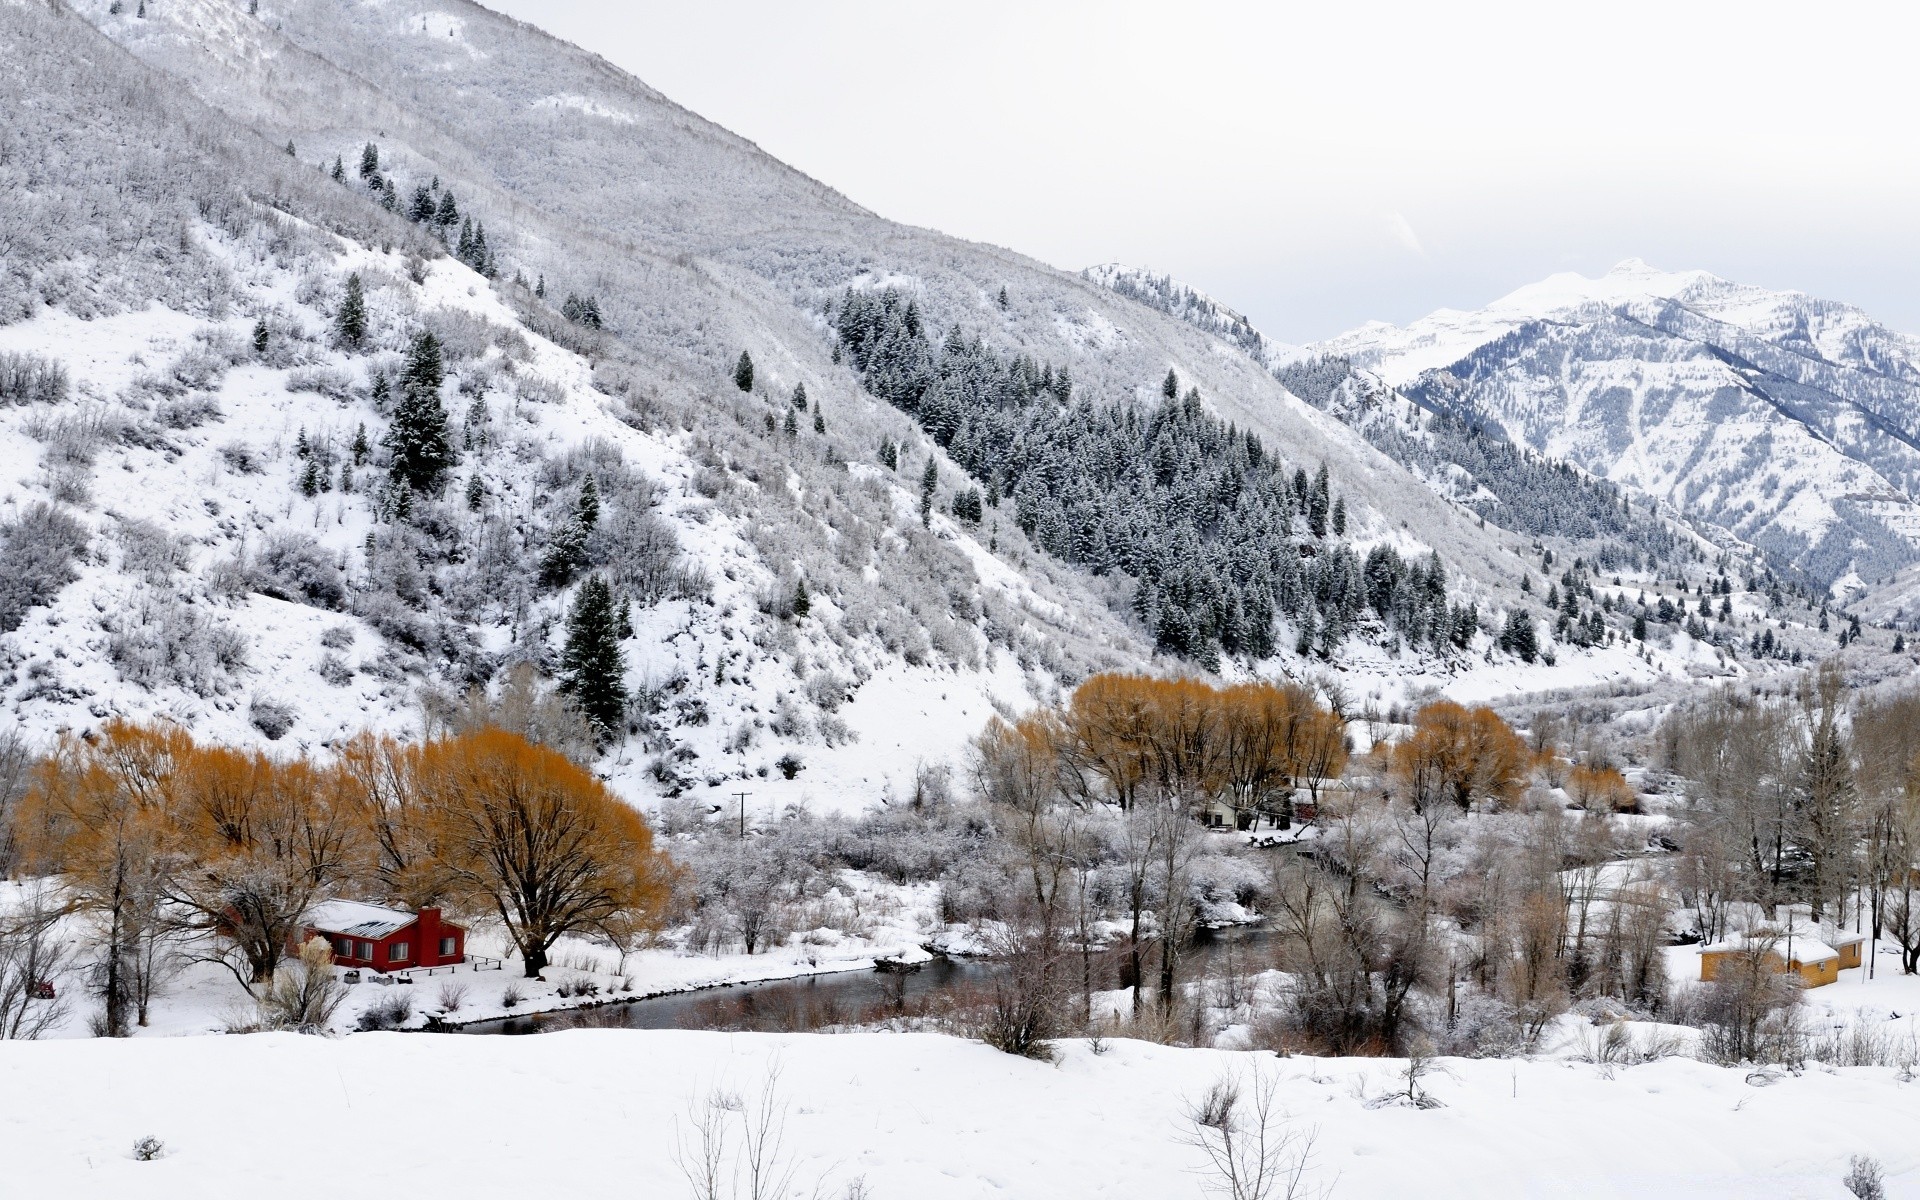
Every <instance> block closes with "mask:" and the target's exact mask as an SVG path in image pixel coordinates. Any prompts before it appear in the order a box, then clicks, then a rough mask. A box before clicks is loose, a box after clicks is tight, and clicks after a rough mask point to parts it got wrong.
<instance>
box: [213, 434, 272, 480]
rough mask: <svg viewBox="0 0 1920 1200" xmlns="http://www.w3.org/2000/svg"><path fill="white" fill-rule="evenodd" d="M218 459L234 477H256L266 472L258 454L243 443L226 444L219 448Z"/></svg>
mask: <svg viewBox="0 0 1920 1200" xmlns="http://www.w3.org/2000/svg"><path fill="white" fill-rule="evenodd" d="M220 459H221V461H222V462H224V463H226V464H227V469H228V470H230V471H232V472H233V473H234V474H236V475H258V474H259V473H260V472H262V471H264V470H266V464H265V463H264V462H262V461H261V457H260V452H259V451H258V450H255V449H254V448H253V447H252V446H249V445H247V444H246V443H245V442H228V443H227V444H226V445H224V446H222V447H220Z"/></svg>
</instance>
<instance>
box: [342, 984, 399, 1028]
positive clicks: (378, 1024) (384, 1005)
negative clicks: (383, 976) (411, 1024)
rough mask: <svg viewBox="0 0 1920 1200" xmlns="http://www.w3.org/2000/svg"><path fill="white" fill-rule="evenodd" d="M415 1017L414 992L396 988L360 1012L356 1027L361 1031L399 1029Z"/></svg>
mask: <svg viewBox="0 0 1920 1200" xmlns="http://www.w3.org/2000/svg"><path fill="white" fill-rule="evenodd" d="M412 1019H413V993H411V992H405V991H401V990H400V989H399V988H395V989H394V990H393V991H392V992H391V993H389V994H388V995H385V996H382V997H381V998H380V999H379V1000H377V1001H375V1002H374V1003H373V1004H372V1005H371V1006H369V1007H368V1008H367V1010H366V1011H365V1012H362V1013H361V1014H360V1020H359V1022H358V1023H356V1024H355V1026H354V1028H356V1029H358V1030H359V1031H360V1032H361V1033H368V1032H371V1031H374V1030H378V1029H398V1028H399V1027H400V1026H402V1025H405V1024H406V1023H407V1022H408V1021H409V1020H412Z"/></svg>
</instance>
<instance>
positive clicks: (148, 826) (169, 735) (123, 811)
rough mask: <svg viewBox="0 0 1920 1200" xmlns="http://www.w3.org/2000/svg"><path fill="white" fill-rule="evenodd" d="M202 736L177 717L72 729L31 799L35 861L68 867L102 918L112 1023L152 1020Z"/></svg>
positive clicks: (30, 851)
mask: <svg viewBox="0 0 1920 1200" xmlns="http://www.w3.org/2000/svg"><path fill="white" fill-rule="evenodd" d="M192 746H193V741H192V739H191V738H189V737H188V736H187V734H186V732H185V731H184V730H183V729H180V728H179V727H178V726H174V725H151V726H147V725H137V724H134V723H132V722H129V721H123V720H118V719H116V720H112V721H108V722H107V723H106V725H105V726H103V727H102V728H101V729H100V731H99V732H98V733H97V734H95V735H94V736H93V737H92V738H85V739H83V738H80V737H77V736H75V735H72V734H67V735H65V736H63V737H62V738H61V739H60V741H59V743H58V744H57V745H56V746H55V748H54V751H53V753H52V754H51V755H49V756H48V757H47V758H46V759H45V760H44V761H42V762H41V764H40V767H39V769H38V770H37V771H36V772H35V775H34V779H33V782H32V785H31V786H30V787H29V788H28V791H27V794H26V796H25V797H24V798H23V799H22V801H21V805H20V811H19V815H18V822H19V829H18V836H19V840H20V844H21V850H22V856H23V858H24V859H25V861H26V862H27V863H28V864H29V866H30V868H31V869H33V870H36V871H40V872H44V873H50V874H52V873H57V874H58V875H59V876H60V877H61V881H62V884H63V886H64V887H65V889H66V891H67V893H68V896H69V898H70V902H71V903H72V904H73V905H74V906H75V907H76V908H78V909H81V910H82V911H85V912H88V913H90V914H92V915H93V917H94V918H95V920H96V922H97V924H98V928H99V937H100V947H99V948H100V959H101V961H100V967H101V975H100V979H101V985H102V990H103V998H104V1000H105V1005H106V1025H105V1027H106V1032H107V1034H108V1036H110V1037H120V1036H124V1035H125V1034H126V1033H127V1024H128V1017H129V1015H130V1010H133V1011H137V1013H138V1016H139V1019H140V1022H141V1023H142V1024H145V1023H146V1004H145V1001H146V998H147V995H148V989H149V986H150V984H151V976H150V975H148V974H143V972H142V966H143V963H144V956H143V955H142V954H141V953H140V948H141V946H142V944H143V943H147V942H151V941H152V940H154V939H156V938H157V937H158V935H159V927H160V918H161V906H162V902H163V890H162V874H163V872H164V870H165V869H166V866H167V863H168V858H169V855H170V848H169V842H170V840H171V839H170V836H169V835H170V829H171V810H172V807H173V804H172V789H173V780H174V774H175V764H176V763H177V762H178V761H179V760H180V759H181V758H182V757H183V756H185V755H187V754H189V753H191V750H192Z"/></svg>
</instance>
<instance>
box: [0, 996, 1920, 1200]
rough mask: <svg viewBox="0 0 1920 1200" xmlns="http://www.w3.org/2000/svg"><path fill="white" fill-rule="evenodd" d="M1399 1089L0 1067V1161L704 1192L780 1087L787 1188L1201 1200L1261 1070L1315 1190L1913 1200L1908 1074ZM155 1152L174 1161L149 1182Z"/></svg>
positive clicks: (612, 1056)
mask: <svg viewBox="0 0 1920 1200" xmlns="http://www.w3.org/2000/svg"><path fill="white" fill-rule="evenodd" d="M1402 1065H1403V1064H1401V1063H1399V1062H1396V1061H1394V1060H1379V1059H1305V1058H1294V1059H1278V1058H1275V1057H1273V1056H1271V1055H1265V1054H1250V1053H1232V1052H1223V1051H1213V1050H1181V1049H1171V1048H1167V1047H1162V1046H1157V1045H1151V1044H1147V1043H1142V1042H1127V1041H1115V1042H1111V1043H1108V1044H1107V1045H1106V1047H1105V1053H1102V1054H1095V1053H1094V1052H1093V1050H1092V1048H1091V1047H1090V1046H1089V1045H1088V1044H1087V1043H1085V1042H1077V1041H1076V1042H1069V1043H1065V1044H1063V1045H1062V1047H1061V1054H1060V1058H1059V1061H1058V1062H1057V1063H1053V1064H1047V1063H1039V1062H1030V1061H1026V1060H1022V1059H1016V1058H1011V1057H1008V1056H1006V1055H1003V1054H1000V1053H998V1052H996V1051H994V1050H991V1049H988V1048H986V1047H984V1046H981V1045H978V1044H975V1043H971V1042H966V1041H961V1040H958V1039H954V1038H949V1037H944V1036H940V1035H935V1034H887V1033H858V1034H844V1035H823V1034H813V1035H791V1036H779V1035H728V1034H720V1033H693V1032H643V1031H629V1030H576V1031H571V1032H566V1033H556V1034H551V1035H546V1036H541V1037H532V1038H486V1037H458V1036H431V1035H416V1034H368V1035H364V1036H356V1037H351V1038H341V1039H327V1038H313V1037H300V1036H296V1035H292V1034H261V1035H252V1036H245V1037H228V1038H214V1039H197V1038H196V1039H179V1038H161V1039H153V1040H135V1041H122V1042H109V1041H83V1042H43V1043H3V1044H0V1095H4V1096H6V1097H8V1098H9V1099H8V1101H7V1103H6V1104H5V1105H4V1106H0V1160H3V1161H5V1162H6V1163H7V1164H8V1171H7V1175H8V1178H9V1180H10V1182H11V1184H13V1185H17V1186H18V1187H19V1188H20V1194H23V1195H46V1196H118V1195H136V1194H137V1195H140V1196H144V1197H154V1198H156V1200H163V1198H173V1197H180V1198H187V1197H191V1198H193V1200H199V1198H201V1197H206V1196H237V1195H242V1194H266V1195H273V1196H278V1197H284V1198H288V1200H294V1198H303V1197H316V1198H318V1197H333V1196H337V1195H340V1194H342V1193H343V1192H349V1191H354V1190H357V1189H358V1188H360V1187H361V1186H364V1185H367V1184H374V1183H377V1184H378V1186H379V1188H380V1189H381V1191H382V1192H384V1193H387V1194H394V1195H419V1196H449V1197H452V1196H457V1197H471V1198H481V1197H494V1196H527V1195H565V1194H570V1193H572V1194H582V1195H587V1194H591V1195H625V1196H650V1197H653V1196H658V1197H673V1196H681V1195H688V1194H691V1193H690V1192H689V1190H688V1188H687V1185H686V1182H685V1180H684V1178H683V1176H682V1175H681V1174H680V1171H679V1169H678V1167H677V1166H676V1164H675V1156H674V1148H675V1145H676V1138H677V1136H680V1137H684V1136H685V1135H686V1134H687V1133H688V1132H689V1111H690V1109H689V1105H690V1103H691V1102H693V1101H695V1100H696V1099H697V1098H701V1097H705V1096H707V1095H709V1094H710V1092H711V1091H712V1090H713V1089H715V1088H720V1089H722V1090H724V1091H726V1092H730V1093H734V1094H736V1095H737V1096H739V1097H740V1098H741V1099H742V1102H743V1106H744V1107H745V1108H746V1109H747V1110H748V1111H749V1112H751V1111H752V1109H753V1108H754V1106H755V1104H756V1101H757V1097H758V1096H759V1095H760V1094H761V1091H762V1085H763V1081H764V1080H765V1079H766V1077H767V1075H768V1073H769V1072H770V1071H776V1070H777V1072H778V1082H777V1084H776V1089H777V1096H778V1097H779V1099H780V1101H781V1102H783V1103H784V1105H785V1108H786V1112H787V1116H786V1125H785V1139H784V1146H785V1150H786V1153H787V1155H788V1156H789V1160H790V1161H791V1162H792V1163H793V1164H794V1165H795V1166H796V1167H797V1173H796V1176H795V1179H796V1193H795V1194H801V1195H807V1194H811V1193H812V1190H813V1186H814V1183H815V1180H816V1179H821V1180H824V1181H825V1184H826V1186H825V1187H824V1188H823V1189H822V1193H821V1194H823V1195H841V1194H843V1191H844V1189H845V1188H846V1187H847V1185H848V1184H850V1183H851V1182H852V1181H853V1180H855V1179H856V1178H864V1180H865V1184H866V1189H867V1190H866V1192H865V1194H866V1195H869V1196H872V1197H877V1198H883V1200H891V1198H895V1197H914V1198H916V1200H946V1198H950V1197H951V1198H958V1197H979V1196H1008V1197H1049V1198H1054V1197H1139V1198H1142V1200H1147V1198H1152V1200H1164V1198H1167V1197H1183V1196H1196V1197H1197V1196H1202V1195H1206V1194H1209V1193H1208V1192H1207V1190H1206V1188H1205V1184H1206V1179H1205V1177H1204V1176H1203V1175H1202V1174H1201V1172H1200V1167H1201V1165H1202V1156H1201V1154H1200V1152H1199V1151H1198V1150H1196V1149H1194V1148H1192V1147H1190V1146H1188V1145H1185V1144H1183V1142H1182V1131H1183V1122H1182V1110H1183V1106H1184V1103H1185V1101H1186V1100H1187V1099H1188V1098H1190V1097H1194V1096H1196V1095H1198V1094H1199V1093H1200V1092H1202V1091H1203V1090H1204V1089H1205V1088H1206V1087H1207V1086H1208V1085H1209V1084H1210V1083H1212V1082H1213V1081H1214V1080H1215V1079H1217V1078H1219V1077H1220V1076H1221V1074H1222V1073H1223V1072H1239V1073H1242V1074H1243V1075H1244V1074H1246V1073H1249V1072H1252V1071H1255V1070H1258V1071H1262V1072H1269V1073H1271V1074H1272V1076H1273V1078H1274V1079H1276V1080H1277V1081H1278V1083H1279V1101H1280V1104H1281V1106H1282V1107H1284V1109H1285V1111H1286V1113H1287V1115H1288V1116H1289V1117H1290V1118H1291V1120H1292V1122H1293V1125H1294V1127H1295V1128H1297V1129H1302V1130H1304V1129H1308V1128H1312V1129H1314V1130H1316V1131H1317V1143H1316V1146H1315V1152H1314V1168H1313V1170H1312V1172H1311V1174H1310V1176H1309V1180H1310V1182H1311V1183H1312V1184H1314V1185H1317V1186H1326V1187H1329V1188H1330V1189H1331V1192H1330V1194H1331V1195H1333V1196H1336V1197H1339V1198H1341V1200H1371V1198H1375V1197H1382V1198H1384V1197H1394V1198H1403V1197H1411V1196H1420V1197H1463V1198H1464V1197H1473V1198H1474V1200H1488V1198H1495V1197H1513V1198H1516V1200H1517V1198H1521V1197H1547V1196H1552V1197H1614V1196H1619V1197H1627V1196H1632V1197H1669V1196H1671V1197H1742V1198H1747V1200H1750V1198H1753V1197H1809V1198H1812V1197H1832V1198H1835V1200H1844V1198H1845V1197H1846V1195H1847V1193H1846V1191H1845V1189H1844V1188H1843V1187H1842V1186H1841V1184H1840V1182H1839V1181H1840V1178H1841V1176H1842V1175H1843V1174H1844V1173H1845V1171H1846V1169H1847V1161H1848V1157H1849V1156H1850V1155H1853V1154H1862V1153H1864V1154H1871V1155H1874V1156H1876V1157H1878V1158H1879V1159H1880V1160H1881V1161H1882V1162H1883V1163H1884V1164H1885V1167H1886V1170H1887V1173H1888V1192H1887V1194H1888V1195H1889V1196H1890V1197H1893V1198H1895V1200H1898V1198H1899V1197H1910V1196H1920V1084H1916V1083H1914V1082H1911V1081H1907V1082H1903V1081H1902V1080H1901V1079H1899V1078H1898V1077H1897V1076H1896V1074H1895V1072H1893V1071H1892V1070H1889V1069H1882V1068H1849V1069H1843V1070H1833V1069H1828V1068H1817V1067H1816V1068H1813V1069H1810V1070H1808V1071H1806V1072H1805V1073H1803V1074H1800V1075H1797V1076H1796V1075H1791V1074H1788V1075H1782V1076H1780V1077H1779V1078H1777V1079H1776V1080H1774V1081H1773V1082H1770V1083H1766V1084H1764V1085H1761V1084H1760V1083H1758V1082H1757V1081H1759V1080H1761V1079H1762V1077H1761V1076H1749V1075H1748V1073H1747V1072H1745V1071H1742V1070H1738V1069H1727V1068H1720V1067H1713V1066H1707V1065H1705V1064H1702V1063H1699V1062H1696V1061H1692V1060H1688V1059H1667V1060H1663V1061H1659V1062H1655V1063H1650V1064H1647V1065H1643V1066H1635V1067H1612V1068H1608V1067H1601V1066H1595V1065H1591V1064H1585V1063H1579V1062H1575V1061H1567V1060H1552V1059H1537V1060H1517V1061H1516V1060H1443V1061H1442V1062H1441V1063H1440V1064H1439V1069H1438V1070H1436V1071H1435V1072H1434V1073H1433V1074H1432V1075H1430V1076H1428V1078H1427V1080H1426V1081H1425V1087H1426V1090H1427V1091H1428V1092H1429V1093H1430V1094H1431V1095H1432V1096H1433V1097H1435V1098H1436V1099H1438V1100H1439V1101H1440V1102H1441V1104H1442V1105H1443V1107H1437V1108H1430V1109H1417V1108H1411V1107H1403V1106H1394V1105H1390V1104H1388V1105H1382V1104H1380V1103H1379V1102H1378V1101H1379V1098H1380V1097H1382V1096H1385V1095H1387V1094H1389V1093H1391V1092H1393V1090H1394V1089H1395V1087H1396V1075H1397V1073H1398V1072H1399V1071H1400V1070H1401V1069H1402ZM1400 1086H1402V1087H1404V1083H1401V1084H1400ZM1369 1101H1373V1103H1372V1104H1371V1105H1370V1103H1369ZM727 1115H728V1116H729V1117H731V1114H727ZM733 1119H737V1118H733ZM147 1136H152V1137H156V1138H158V1139H160V1141H161V1142H162V1143H164V1146H165V1152H164V1154H163V1155H162V1156H161V1157H159V1158H158V1159H156V1160H154V1161H144V1162H143V1161H136V1160H135V1158H134V1157H133V1155H132V1152H131V1147H132V1146H133V1144H134V1142H135V1141H136V1140H137V1139H140V1138H142V1137H147ZM737 1142H738V1137H737V1135H736V1136H735V1137H734V1138H733V1139H732V1143H730V1146H731V1144H737Z"/></svg>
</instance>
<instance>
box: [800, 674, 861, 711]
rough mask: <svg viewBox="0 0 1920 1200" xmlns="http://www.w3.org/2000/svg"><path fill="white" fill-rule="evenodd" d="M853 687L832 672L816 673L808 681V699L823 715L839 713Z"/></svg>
mask: <svg viewBox="0 0 1920 1200" xmlns="http://www.w3.org/2000/svg"><path fill="white" fill-rule="evenodd" d="M852 690H853V685H852V684H850V683H848V682H847V681H846V680H844V679H842V678H840V677H839V676H838V675H835V674H834V673H833V672H831V671H815V672H814V673H813V675H812V676H811V677H810V678H808V680H807V699H809V700H811V701H813V706H814V707H815V708H817V709H819V710H820V711H821V712H823V713H831V712H838V711H839V710H840V706H841V705H842V704H843V703H845V702H846V700H847V697H848V695H849V693H851V692H852Z"/></svg>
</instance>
